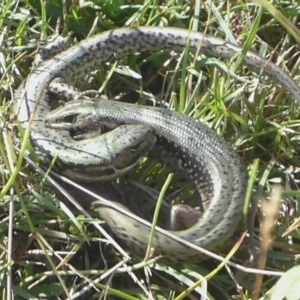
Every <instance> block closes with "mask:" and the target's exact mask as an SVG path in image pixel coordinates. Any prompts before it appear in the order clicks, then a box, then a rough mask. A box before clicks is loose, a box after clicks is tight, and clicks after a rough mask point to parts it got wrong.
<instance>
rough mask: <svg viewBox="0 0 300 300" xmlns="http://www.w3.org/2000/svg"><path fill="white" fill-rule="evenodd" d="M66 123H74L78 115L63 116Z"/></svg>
mask: <svg viewBox="0 0 300 300" xmlns="http://www.w3.org/2000/svg"><path fill="white" fill-rule="evenodd" d="M63 120H64V122H65V123H69V124H74V123H75V122H76V120H77V115H68V116H65V117H64V118H63Z"/></svg>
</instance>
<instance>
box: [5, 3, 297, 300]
mask: <svg viewBox="0 0 300 300" xmlns="http://www.w3.org/2000/svg"><path fill="white" fill-rule="evenodd" d="M131 2H132V3H131ZM131 2H130V1H100V0H99V1H93V2H92V1H89V2H88V1H85V2H83V3H81V7H79V6H78V3H77V2H76V1H73V4H71V3H63V5H61V3H60V1H48V2H47V3H46V5H41V3H40V2H38V1H34V0H27V1H24V2H21V3H17V4H15V3H14V2H12V1H9V0H6V1H3V2H2V3H1V4H0V11H1V12H2V14H1V17H0V28H1V30H0V33H1V34H0V62H1V66H0V74H1V77H0V78H1V79H0V86H1V93H0V97H1V98H0V99H1V108H2V110H1V113H2V118H1V121H2V131H1V133H2V134H1V142H0V150H1V157H2V160H1V162H2V164H1V169H0V172H1V175H2V176H1V177H2V187H3V189H2V192H1V195H2V198H1V199H0V204H1V205H0V216H1V217H0V262H1V263H0V288H1V294H2V299H11V295H10V293H8V290H10V288H11V289H12V293H13V295H14V298H15V299H29V298H30V299H41V298H44V299H58V298H60V299H75V296H76V295H77V296H78V293H79V292H83V291H84V287H85V288H86V290H87V291H86V292H85V293H83V296H82V297H83V298H84V299H93V298H95V297H96V295H98V296H99V295H100V294H101V296H102V297H104V298H105V297H106V296H107V295H108V294H109V295H110V296H111V297H112V296H115V299H147V297H148V299H151V296H150V295H151V294H152V297H153V299H196V298H197V299H198V298H199V297H200V296H199V295H200V294H201V295H206V296H203V299H205V297H207V298H208V299H233V298H234V296H235V297H236V298H238V299H250V297H251V298H252V299H258V298H259V297H261V299H270V291H271V290H272V289H274V290H275V291H276V293H277V295H278V298H273V299H283V298H282V297H281V298H280V295H279V294H278V293H280V292H283V291H285V290H288V288H291V289H292V287H291V286H292V284H294V294H295V293H296V292H295V291H296V290H295V286H297V284H298V285H299V273H300V270H299V268H297V267H296V266H297V260H296V258H297V253H299V233H298V231H297V228H298V226H299V212H298V210H297V204H298V201H299V198H300V197H299V192H298V185H299V168H298V166H299V165H300V164H299V146H298V145H299V125H300V121H299V120H298V117H299V113H298V108H297V105H295V103H294V101H293V99H291V98H290V97H289V95H288V94H286V93H285V92H284V91H283V90H282V89H280V87H278V86H276V85H275V84H274V83H272V82H270V81H268V80H267V81H264V80H261V79H262V78H261V77H260V76H259V74H255V73H253V72H251V71H250V70H249V69H247V68H246V67H245V66H244V65H243V60H242V58H243V55H245V53H247V51H248V50H249V49H252V50H254V51H256V52H257V53H259V54H260V55H261V56H264V57H266V58H270V56H271V60H272V61H274V62H275V63H277V64H279V65H280V66H281V67H282V68H284V69H287V70H289V71H290V73H291V74H292V76H293V77H294V79H295V80H296V82H299V75H300V71H299V62H300V60H299V46H298V45H297V44H296V43H295V42H294V38H295V40H299V34H298V33H297V31H296V30H293V26H291V25H290V23H289V22H295V20H296V19H297V16H298V15H299V10H300V5H299V4H297V3H293V4H291V3H290V1H280V3H278V4H276V7H274V6H270V4H266V3H265V1H262V2H261V3H262V5H263V6H259V4H258V3H240V2H236V3H235V2H233V1H231V2H229V1H227V2H225V1H224V2H221V1H220V2H218V3H217V4H215V5H216V6H214V5H213V4H211V6H209V5H208V4H207V3H209V2H205V3H206V4H205V3H204V2H201V1H194V2H191V3H188V2H184V1H166V2H164V4H161V3H160V2H159V1H131ZM264 5H265V6H264ZM278 12H281V14H278ZM273 16H274V17H273ZM58 17H60V18H62V20H63V21H62V22H61V26H60V32H62V33H63V34H66V33H68V32H70V31H73V32H74V34H75V37H76V38H77V39H78V40H80V39H83V38H85V37H86V36H88V35H92V34H95V33H100V32H102V31H104V30H107V29H113V28H118V27H123V26H137V25H148V26H158V25H164V26H173V27H183V28H193V29H199V30H201V31H205V32H207V33H208V34H212V35H216V36H219V37H222V38H225V39H227V40H229V41H231V42H233V43H238V44H240V45H241V46H242V48H243V52H242V55H240V56H237V57H234V58H232V60H230V61H219V60H217V59H214V58H210V57H203V56H202V57H201V58H200V59H198V60H197V61H194V59H193V58H190V57H189V56H188V55H185V54H183V55H182V56H180V55H178V56H174V55H171V56H170V54H169V53H164V54H162V53H146V54H141V55H130V56H128V57H126V58H124V59H122V60H121V61H118V62H117V63H115V64H114V62H113V63H111V64H107V65H105V66H104V67H103V69H101V70H99V71H98V72H96V73H95V74H93V75H92V76H91V77H92V78H93V80H90V81H89V82H90V84H89V86H87V87H86V88H96V89H100V90H101V91H103V93H104V94H106V95H107V96H108V97H117V98H118V97H121V96H122V98H123V99H124V101H131V102H139V103H142V104H150V105H151V104H152V103H153V102H154V101H162V100H164V101H165V103H166V105H167V106H169V107H170V108H171V109H175V110H178V111H180V112H182V113H185V114H187V115H190V116H191V117H194V118H197V119H201V120H202V121H203V122H205V123H207V125H208V126H210V127H212V128H214V129H215V131H216V132H217V133H218V134H219V135H221V136H223V137H224V139H226V140H227V141H228V142H229V143H230V144H232V146H233V147H234V148H235V149H236V151H238V152H239V154H240V155H241V156H242V158H243V160H244V161H245V164H246V165H247V167H248V172H249V182H250V183H251V184H250V185H249V186H250V187H251V190H250V192H251V196H252V197H253V198H257V199H264V198H265V197H268V195H269V192H270V191H271V190H272V187H273V186H274V184H277V183H281V185H282V186H283V187H284V190H283V192H282V193H283V196H282V198H281V197H279V200H280V206H279V212H280V213H279V217H278V219H277V221H276V218H277V215H276V212H275V216H274V215H270V216H268V217H266V220H269V221H270V222H271V224H276V225H275V227H274V228H271V229H268V228H269V227H268V226H267V225H266V222H262V226H263V227H262V229H261V230H260V226H259V224H260V223H259V220H261V219H262V218H261V210H260V209H259V214H258V218H257V219H256V220H255V232H257V233H259V232H260V234H261V235H263V234H267V235H266V236H267V237H270V236H272V235H274V244H273V248H272V250H270V251H268V256H267V261H266V270H270V269H272V270H273V269H274V270H278V271H282V272H286V273H285V276H284V277H282V279H281V280H282V283H281V288H279V289H278V287H277V286H276V285H275V284H276V280H277V277H275V276H270V277H265V278H264V281H263V283H262V284H260V283H259V277H256V280H257V282H258V283H257V284H258V285H257V287H259V293H258V294H253V295H252V296H250V295H249V294H248V292H247V291H246V290H245V289H242V290H239V291H237V288H236V284H235V282H234V281H233V280H232V279H231V278H230V276H229V275H228V273H227V270H226V269H224V268H223V269H222V270H221V271H218V272H214V271H216V270H217V265H218V264H217V263H216V262H215V261H213V260H208V261H206V262H203V263H201V264H194V263H193V262H191V263H190V264H188V265H178V266H166V265H163V264H160V263H157V264H150V263H151V262H147V264H146V263H144V262H143V261H142V259H141V258H140V257H138V256H137V255H135V254H132V255H131V257H132V263H131V265H132V269H128V268H127V267H126V265H125V264H124V260H123V257H122V255H120V254H119V252H118V251H115V250H114V249H113V248H112V247H111V245H107V244H105V241H106V239H107V238H106V237H104V236H103V235H100V237H99V233H98V231H97V230H96V229H95V224H96V223H97V224H98V223H99V222H100V221H99V220H97V219H96V217H97V214H96V212H93V211H92V210H89V212H90V214H91V217H86V216H84V212H83V211H82V210H78V209H77V208H74V207H73V206H72V205H70V203H69V202H68V201H66V199H65V198H66V197H64V196H62V192H63V191H66V193H67V194H71V195H73V196H74V197H75V198H76V200H77V201H79V202H80V203H81V204H82V205H83V206H84V207H85V208H87V209H89V201H91V200H90V197H88V196H86V195H85V194H84V193H81V192H80V191H79V190H78V189H77V188H70V186H68V185H66V184H65V183H61V182H59V181H57V180H56V179H55V182H52V183H51V184H50V183H49V181H47V180H46V178H47V175H45V174H43V173H42V171H41V170H40V169H38V160H37V157H36V156H35V155H32V156H31V159H33V162H32V163H31V164H30V160H29V159H24V160H23V162H22V161H19V163H17V162H18V160H17V159H18V152H16V150H15V148H14V146H13V145H14V144H17V142H18V135H17V133H16V132H17V130H14V131H13V130H12V129H16V128H14V127H16V126H14V125H16V123H14V122H13V120H11V117H12V102H13V99H14V91H15V90H16V89H17V87H18V86H19V84H20V83H21V82H22V80H23V79H24V78H26V76H28V74H29V73H30V67H31V66H32V61H33V57H34V51H35V49H36V47H37V46H38V45H39V44H40V41H41V39H45V38H46V37H47V36H49V35H51V34H52V33H53V32H54V28H55V26H56V22H57V18H58ZM287 28H288V30H289V31H287ZM292 36H293V37H292ZM180 58H181V60H180ZM216 65H217V66H218V68H216V67H215V66H216ZM32 152H33V151H32V149H31V153H32ZM21 162H22V164H21ZM32 166H36V167H32ZM39 170H40V171H39ZM169 172H170V170H168V169H166V168H161V166H159V165H156V164H155V163H152V162H148V161H147V162H145V163H144V164H142V165H141V166H140V167H139V169H138V170H136V172H135V173H134V174H132V176H131V177H130V181H125V180H121V181H120V182H119V183H118V185H117V187H118V189H119V190H121V192H119V191H118V190H116V189H115V188H112V187H111V186H108V185H105V186H101V187H99V186H96V187H95V186H92V187H90V186H88V188H89V189H96V191H97V192H98V193H99V191H102V192H103V191H104V192H105V193H106V194H105V196H106V198H108V199H111V198H126V200H128V201H127V204H126V205H127V206H129V207H130V208H131V209H132V210H133V211H138V212H139V213H140V214H141V215H146V217H147V216H148V218H149V220H150V221H151V219H152V217H151V215H150V214H149V211H154V209H155V205H156V199H157V197H158V195H159V191H160V190H161V189H162V188H163V186H164V183H165V181H166V178H167V177H168V174H169ZM55 184H56V185H55ZM58 184H59V185H58ZM178 190H180V191H179V192H178ZM120 193H121V194H120ZM280 195H281V191H278V192H277V194H275V195H273V196H272V199H273V201H271V202H270V203H275V204H274V206H273V207H276V203H278V201H277V202H276V198H277V197H278V196H280ZM166 196H167V199H172V200H174V199H175V200H179V201H180V200H181V199H185V200H188V199H191V200H190V201H192V200H193V199H192V193H191V191H190V187H189V186H187V184H186V183H185V182H183V181H182V180H181V177H180V176H179V175H177V174H174V176H173V178H172V185H171V187H170V188H169V191H168V195H166ZM263 203H264V202H263ZM162 207H164V205H163V206H162ZM269 210H270V209H269V208H268V209H266V210H265V212H268V211H269ZM163 219H164V218H163ZM263 224H264V225H263ZM267 237H264V244H263V247H262V249H265V248H268V245H267V244H266V241H267V239H268V238H267ZM100 242H104V243H101V244H100ZM126 250H128V249H126ZM124 255H125V257H126V253H125V254H124ZM225 255H226V253H225ZM239 262H240V263H243V261H239ZM260 263H261V264H262V265H261V266H264V264H265V262H264V261H263V260H261V261H260ZM127 264H128V263H127ZM112 268H114V270H116V272H114V273H111V270H112ZM232 270H233V271H234V269H232ZM208 274H213V275H211V276H207V275H208ZM202 276H206V278H209V280H208V282H207V281H206V280H207V279H204V278H203V277H202ZM200 283H201V287H200ZM89 284H90V285H89ZM7 288H8V289H7ZM142 290H144V291H145V292H146V293H148V296H145V294H144V293H143V292H142ZM273 297H274V295H273ZM111 299H113V298H111Z"/></svg>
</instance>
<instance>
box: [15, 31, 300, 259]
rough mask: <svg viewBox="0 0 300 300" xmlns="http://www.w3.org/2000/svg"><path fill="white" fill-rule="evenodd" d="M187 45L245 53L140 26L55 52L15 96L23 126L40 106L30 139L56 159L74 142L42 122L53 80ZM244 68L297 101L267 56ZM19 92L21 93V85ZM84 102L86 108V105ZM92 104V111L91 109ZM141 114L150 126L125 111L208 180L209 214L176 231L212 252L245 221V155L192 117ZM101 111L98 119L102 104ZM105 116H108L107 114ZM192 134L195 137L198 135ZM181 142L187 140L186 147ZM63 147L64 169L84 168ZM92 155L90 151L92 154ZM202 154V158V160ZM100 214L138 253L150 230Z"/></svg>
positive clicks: (298, 95) (186, 254)
mask: <svg viewBox="0 0 300 300" xmlns="http://www.w3.org/2000/svg"><path fill="white" fill-rule="evenodd" d="M187 43H189V49H190V50H191V51H197V50H199V49H200V52H201V53H204V54H206V55H208V56H216V57H220V58H228V59H230V58H232V57H233V56H234V55H236V54H237V53H239V52H241V50H242V49H241V48H240V47H238V46H235V45H232V44H230V43H228V42H226V41H224V40H221V39H218V38H215V37H211V36H203V34H202V33H199V32H188V31H186V30H182V29H175V28H159V27H139V28H135V29H128V28H126V29H117V30H113V31H107V32H104V33H102V34H100V35H96V36H94V37H91V38H89V39H87V40H85V41H82V42H81V43H79V44H78V45H76V46H74V47H72V48H70V49H69V50H66V51H64V52H62V53H61V54H58V55H56V56H55V58H53V59H49V60H47V61H45V62H43V63H41V64H40V65H39V67H38V68H37V70H36V71H35V72H34V73H33V74H32V75H31V76H30V77H29V79H28V80H27V85H26V89H25V90H26V91H25V96H24V97H23V96H18V97H17V108H19V115H18V118H19V121H20V122H21V124H23V126H24V127H26V126H27V124H28V120H29V118H30V116H31V115H32V113H33V112H34V108H35V105H36V104H37V103H39V104H38V106H37V110H36V114H35V117H34V123H33V127H32V132H31V140H32V142H33V143H34V145H35V147H36V148H37V149H38V150H39V151H40V152H43V153H46V154H47V155H48V156H50V157H53V156H54V155H55V154H56V153H57V145H58V144H59V145H64V144H65V143H66V142H67V143H69V142H70V141H69V140H66V136H68V134H67V133H64V134H62V135H58V133H57V131H56V130H55V129H52V128H45V127H44V123H43V121H42V119H43V117H44V116H45V115H46V114H47V113H48V112H49V111H50V108H49V106H48V104H47V102H46V93H47V88H48V87H51V82H52V81H53V80H54V79H55V78H62V79H64V80H65V81H66V82H68V83H70V84H72V85H75V86H77V85H78V84H79V83H80V81H81V80H82V78H83V77H84V76H85V75H86V74H87V73H88V72H90V71H91V70H94V69H96V68H98V67H99V66H100V65H101V64H102V63H103V62H106V61H108V60H112V59H115V58H116V57H122V56H124V55H128V54H131V53H135V52H144V51H156V50H174V51H182V49H183V48H184V47H185V46H186V45H187ZM244 64H246V65H247V66H249V67H251V68H252V69H254V70H256V71H257V72H261V70H264V74H265V75H268V76H269V77H270V78H271V79H273V80H274V81H275V82H277V83H279V84H280V85H281V86H282V87H283V88H285V89H286V90H287V91H288V92H289V93H290V94H291V95H292V96H293V97H294V98H295V100H296V101H297V102H298V103H300V88H299V87H298V86H297V84H296V83H295V82H294V81H293V79H292V78H291V77H290V76H289V75H288V74H287V73H286V72H284V71H283V70H281V69H280V68H279V67H277V66H276V65H274V64H272V63H270V62H268V63H267V61H266V60H265V59H263V58H261V57H260V56H258V55H257V54H255V53H253V52H248V53H247V54H246V56H245V58H244ZM21 89H24V86H23V87H22V88H21ZM83 103H84V104H85V105H87V103H86V102H83ZM102 103H103V102H102ZM110 105H113V106H114V105H115V104H107V106H110ZM87 107H88V108H91V106H89V105H87ZM121 107H122V108H121V111H122V110H123V112H121V111H119V110H118V109H117V108H116V107H115V108H114V109H113V111H115V112H116V115H115V116H111V117H112V118H114V117H116V119H117V120H121V119H123V120H124V118H125V114H124V111H125V108H127V107H128V106H127V105H124V104H123V106H122V104H121ZM83 108H84V107H83ZM139 110H140V112H141V113H142V114H143V115H144V117H146V116H147V118H148V119H147V121H144V120H140V119H139V120H138V116H136V117H134V116H133V113H135V112H136V111H135V110H130V109H128V110H127V113H130V112H132V113H131V114H130V118H131V120H134V121H137V122H142V123H143V124H144V123H147V124H148V125H149V126H150V127H152V128H154V129H155V131H157V132H158V134H159V136H160V137H159V139H161V141H162V144H161V145H162V146H163V147H165V148H164V150H166V152H168V151H169V148H168V147H167V146H166V145H169V144H170V145H171V151H173V152H174V151H175V152H176V151H178V153H179V155H178V156H179V158H180V160H181V161H182V164H183V166H184V167H189V168H185V171H186V173H187V175H192V176H193V181H196V183H198V179H199V177H203V176H204V177H205V178H208V179H209V186H208V187H206V188H204V189H203V191H202V190H199V191H198V192H199V193H200V194H201V193H202V194H203V195H204V196H205V197H206V198H205V199H206V200H207V201H210V204H209V208H208V210H207V212H205V215H204V217H203V219H202V220H199V222H198V224H197V225H196V226H194V227H193V228H191V229H189V230H188V231H182V232H180V233H176V234H177V235H180V236H182V237H183V238H184V239H188V240H190V241H192V242H194V243H196V244H197V245H200V246H202V247H204V248H207V249H210V250H213V249H215V248H216V247H217V246H222V243H223V242H224V241H225V240H226V238H227V237H228V236H230V235H231V234H232V233H233V232H234V230H235V229H236V227H237V226H238V223H239V221H240V219H241V216H242V206H243V200H244V196H245V187H246V172H245V168H244V166H243V163H242V162H241V161H240V158H239V157H238V155H236V154H235V153H234V151H233V150H232V149H231V148H230V147H228V145H227V144H226V143H225V142H224V141H222V140H221V139H220V138H219V137H218V136H217V135H216V134H215V133H214V132H213V131H211V130H209V129H208V128H206V127H205V126H204V125H201V124H200V123H197V122H196V121H194V120H191V119H189V118H187V117H185V116H181V115H179V114H177V113H174V112H167V111H165V110H164V112H162V111H159V110H157V109H153V108H139ZM96 112H97V113H98V114H99V109H98V107H97V109H96ZM106 113H107V114H110V113H109V111H107V112H106ZM111 113H112V112H111ZM160 118H161V119H160ZM162 120H163V122H162ZM174 121H176V122H179V124H180V128H181V129H179V131H176V128H177V127H178V124H177V123H176V122H174ZM125 122H127V121H125ZM168 122H170V123H171V124H173V128H172V126H167V125H168ZM188 125H189V126H188ZM195 131H196V132H197V134H198V136H197V134H195ZM180 134H182V135H183V137H181V136H180ZM54 136H55V139H54ZM199 136H200V137H201V138H199ZM180 138H183V140H182V141H181V142H180ZM188 139H191V140H192V141H193V142H194V146H192V149H189V148H188V144H185V143H186V142H187V140H188ZM170 140H171V141H170ZM73 145H75V144H74V143H73V142H72V145H71V146H72V147H73ZM199 145H201V146H202V147H203V148H201V147H200V146H199ZM67 146H70V145H67ZM77 149H80V148H77V147H76V149H75V150H76V151H77ZM66 150H67V151H68V148H64V149H62V151H60V155H61V156H65V159H64V163H65V166H68V164H69V165H70V166H74V165H76V164H77V163H78V161H81V162H82V163H83V164H84V159H82V158H81V156H80V155H81V154H80V153H76V156H75V155H74V156H72V155H69V152H66ZM95 150H96V149H91V151H92V152H93V151H95ZM88 151H90V150H88ZM173 152H172V153H173ZM97 153H98V152H97ZM202 154H205V155H204V156H201V155H202ZM191 162H192V163H191ZM99 163H101V162H99ZM93 164H97V157H96V159H93V160H92V162H91V165H93ZM220 166H222V167H220ZM190 170H192V174H190ZM198 187H199V188H201V185H198ZM99 212H100V214H101V216H102V217H103V218H104V219H105V214H108V217H107V218H106V221H107V222H108V223H109V224H110V225H111V226H112V228H113V229H114V230H115V232H116V233H118V235H119V237H121V238H123V240H126V239H128V238H129V239H130V240H129V241H127V242H128V243H129V244H132V246H134V247H135V248H143V249H144V247H145V241H144V240H140V239H141V238H142V237H141V236H142V235H143V233H145V235H146V236H147V232H148V231H149V230H148V231H147V230H146V229H141V228H140V224H136V223H134V222H133V220H132V219H131V218H129V219H128V218H126V217H125V216H124V217H123V218H122V216H121V219H119V218H120V215H119V214H116V212H115V211H114V210H112V209H109V208H105V207H102V208H99ZM116 220H118V222H116ZM135 226H138V228H139V229H141V230H145V231H141V233H142V234H140V235H137V236H138V238H136V237H134V236H133V235H132V232H133V231H132V230H134V228H135ZM155 246H156V247H157V249H156V250H157V252H161V253H163V254H167V255H170V256H171V255H173V256H174V258H175V259H176V258H178V259H180V258H182V259H183V260H185V259H189V258H190V257H191V256H194V255H197V254H196V253H195V251H189V250H187V248H186V247H184V246H182V245H181V244H179V243H178V242H175V241H172V239H166V238H165V236H161V235H157V236H156V244H155ZM157 252H156V253H157Z"/></svg>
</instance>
